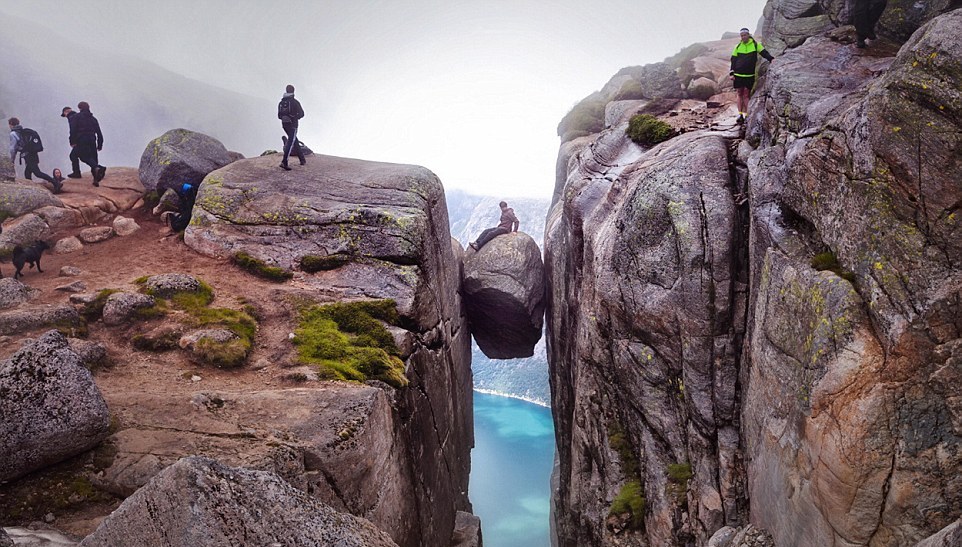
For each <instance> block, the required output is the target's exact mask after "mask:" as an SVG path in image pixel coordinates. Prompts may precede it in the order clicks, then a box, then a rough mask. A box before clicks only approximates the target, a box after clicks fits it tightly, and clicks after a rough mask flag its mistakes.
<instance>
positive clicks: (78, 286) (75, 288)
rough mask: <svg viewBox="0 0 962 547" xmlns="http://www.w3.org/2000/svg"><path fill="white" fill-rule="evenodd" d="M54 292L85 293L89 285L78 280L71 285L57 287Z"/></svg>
mask: <svg viewBox="0 0 962 547" xmlns="http://www.w3.org/2000/svg"><path fill="white" fill-rule="evenodd" d="M54 290H57V291H61V292H72V293H78V292H84V291H86V290H87V284H86V283H84V282H83V281H79V280H78V281H73V282H71V283H67V284H66V285H60V286H58V287H56V288H55V289H54Z"/></svg>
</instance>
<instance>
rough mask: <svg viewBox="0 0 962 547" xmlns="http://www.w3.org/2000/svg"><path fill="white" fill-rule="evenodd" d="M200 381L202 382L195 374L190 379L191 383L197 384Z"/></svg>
mask: <svg viewBox="0 0 962 547" xmlns="http://www.w3.org/2000/svg"><path fill="white" fill-rule="evenodd" d="M201 380H203V378H201V377H200V376H197V375H196V374H194V375H193V376H191V377H190V381H191V382H199V381H201Z"/></svg>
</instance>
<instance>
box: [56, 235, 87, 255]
mask: <svg viewBox="0 0 962 547" xmlns="http://www.w3.org/2000/svg"><path fill="white" fill-rule="evenodd" d="M83 248H84V244H83V243H81V242H80V239H78V238H77V237H76V236H70V237H65V238H63V239H61V240H59V241H57V242H56V243H54V245H53V254H55V255H65V254H69V253H75V252H77V251H80V250H83Z"/></svg>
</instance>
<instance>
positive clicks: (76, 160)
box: [60, 106, 82, 179]
mask: <svg viewBox="0 0 962 547" xmlns="http://www.w3.org/2000/svg"><path fill="white" fill-rule="evenodd" d="M76 115H77V113H76V112H74V111H73V109H72V108H70V107H69V106H65V107H63V109H61V110H60V117H61V118H67V128H68V129H69V128H70V118H72V117H74V116H76ZM67 140H68V142H70V167H71V169H70V173H68V174H67V176H68V177H70V178H72V179H79V178H80V177H81V176H82V175H81V174H80V154H78V152H79V149H78V148H77V143H75V142H73V139H72V138H71V137H70V136H68V137H67Z"/></svg>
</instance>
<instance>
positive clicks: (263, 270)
mask: <svg viewBox="0 0 962 547" xmlns="http://www.w3.org/2000/svg"><path fill="white" fill-rule="evenodd" d="M231 262H233V263H234V264H236V265H238V266H240V267H241V268H242V269H244V270H246V271H247V272H249V273H251V274H254V275H256V276H257V277H260V278H262V279H266V280H268V281H276V282H278V283H280V282H284V281H287V280H288V279H290V278H292V277H293V276H294V274H292V273H291V272H290V271H288V270H285V269H284V268H278V267H277V266H268V265H267V264H266V263H265V262H264V261H263V260H258V259H256V258H254V257H252V256H251V255H249V254H247V253H245V252H239V253H235V254H234V255H232V256H231Z"/></svg>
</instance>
